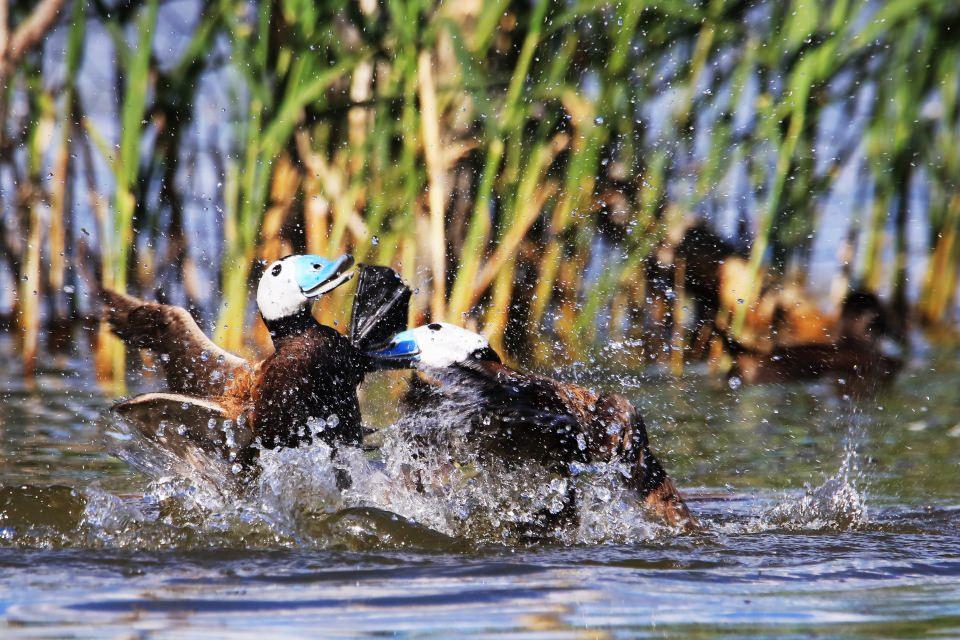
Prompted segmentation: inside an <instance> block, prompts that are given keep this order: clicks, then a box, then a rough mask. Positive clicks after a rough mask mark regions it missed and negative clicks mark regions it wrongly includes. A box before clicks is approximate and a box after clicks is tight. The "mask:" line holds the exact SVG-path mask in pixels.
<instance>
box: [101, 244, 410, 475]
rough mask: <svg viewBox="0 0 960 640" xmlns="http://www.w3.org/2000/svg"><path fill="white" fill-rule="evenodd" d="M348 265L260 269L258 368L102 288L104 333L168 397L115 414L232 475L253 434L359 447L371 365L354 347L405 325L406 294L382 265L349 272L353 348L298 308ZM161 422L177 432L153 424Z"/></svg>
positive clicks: (182, 324) (180, 321) (146, 399)
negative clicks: (133, 355)
mask: <svg viewBox="0 0 960 640" xmlns="http://www.w3.org/2000/svg"><path fill="white" fill-rule="evenodd" d="M351 267H352V259H351V258H350V257H349V256H341V257H340V258H337V259H335V260H332V261H331V260H327V259H325V258H322V257H320V256H312V255H299V256H290V257H287V258H284V259H282V260H278V261H276V262H274V263H272V264H271V265H269V266H268V267H267V269H266V270H265V271H264V274H263V276H262V277H261V280H260V284H259V286H258V290H257V304H258V307H259V309H260V312H261V315H262V317H263V320H264V323H265V324H266V326H267V329H268V330H269V332H270V335H271V338H272V340H273V344H274V348H275V351H274V353H272V354H271V355H270V356H268V357H267V358H266V359H264V360H263V361H262V362H260V363H251V362H248V361H246V360H244V359H242V358H239V357H237V356H235V355H233V354H229V353H226V352H224V351H223V350H222V349H220V348H219V347H217V346H216V345H215V344H213V343H212V342H211V341H210V340H209V338H207V337H206V336H205V335H204V334H203V333H202V331H200V329H199V328H198V327H197V326H196V323H195V322H194V321H193V319H192V318H191V317H190V315H189V313H187V311H186V310H184V309H181V308H179V307H173V306H170V305H161V304H158V303H152V302H145V301H143V300H139V299H136V298H133V297H131V296H125V295H122V294H117V293H115V292H111V291H104V294H103V295H104V299H105V301H106V317H107V320H108V322H109V323H110V326H111V328H112V329H113V330H114V332H116V333H117V334H118V335H119V336H120V337H121V338H123V339H124V340H125V341H126V342H127V343H128V344H130V345H131V346H137V347H141V348H147V349H150V350H151V351H153V352H154V353H155V354H156V355H157V356H158V358H159V360H160V362H161V364H162V365H163V368H164V372H165V374H166V379H167V384H168V387H169V388H170V391H171V393H150V394H144V395H141V396H138V397H136V398H133V399H131V400H128V401H126V402H122V403H120V404H118V405H117V406H116V407H115V409H116V411H117V412H118V413H119V414H120V415H121V416H123V417H124V418H126V419H127V420H129V421H130V422H132V423H133V424H134V425H135V426H136V427H137V428H138V429H139V430H140V431H141V432H142V433H143V434H144V435H146V436H147V437H148V438H150V439H152V440H155V441H161V440H162V444H163V445H164V446H165V447H166V448H168V449H170V448H175V449H178V451H177V454H178V455H181V457H183V456H184V455H188V454H187V453H186V451H187V449H190V448H192V447H200V448H201V449H202V450H204V451H205V452H206V453H210V454H213V455H214V456H216V457H218V458H221V459H228V460H233V461H236V462H238V463H239V464H241V466H242V467H244V468H249V467H250V466H251V465H252V463H253V461H254V460H255V459H256V452H257V449H256V448H255V447H253V444H254V442H255V441H256V440H258V439H259V442H260V444H261V445H262V446H263V447H265V448H268V449H272V448H278V447H296V446H299V445H300V444H304V443H307V442H311V441H312V440H313V439H314V438H318V439H320V440H322V441H324V442H326V443H327V444H329V445H331V446H333V447H335V446H337V445H339V444H347V445H359V444H360V443H361V441H362V439H363V428H362V426H361V418H360V407H359V400H358V398H357V386H358V385H359V384H360V382H361V381H362V380H363V377H364V375H366V373H368V372H369V371H371V370H373V369H374V368H376V367H375V363H373V361H372V360H371V359H369V358H367V357H366V356H365V355H364V354H363V352H362V351H361V349H360V347H363V346H364V345H367V344H369V343H368V342H367V340H368V338H369V336H370V335H374V336H375V335H378V333H383V332H393V331H397V330H398V329H400V328H402V327H403V326H405V321H406V304H407V302H408V301H409V296H410V291H409V289H408V288H407V287H406V286H405V285H404V284H403V283H402V282H401V281H400V279H399V276H397V275H396V273H395V272H393V271H392V270H391V269H387V268H384V267H364V268H363V269H362V270H361V277H360V282H359V285H358V294H357V298H356V300H355V305H354V306H355V318H354V320H353V325H352V328H354V327H355V330H354V331H353V332H352V336H351V338H352V340H354V341H356V345H359V347H358V346H356V345H355V344H354V342H353V341H351V339H348V338H347V337H345V336H343V335H341V334H340V333H339V332H337V331H336V330H334V329H333V328H331V327H327V326H325V325H322V324H320V323H319V322H317V321H316V320H315V319H314V318H313V316H312V315H311V311H310V303H311V302H312V300H313V299H315V298H316V297H319V296H320V295H323V294H324V293H326V292H328V291H330V290H332V289H334V288H336V287H338V286H340V285H341V284H343V283H344V282H346V280H347V279H349V277H350V275H351V274H350V273H349V270H350V268H351ZM378 303H379V304H378ZM401 317H402V320H400V318H401ZM382 323H385V324H387V325H388V326H386V327H384V326H382ZM211 420H213V422H211ZM225 421H226V422H225ZM164 423H167V424H171V425H176V427H177V428H176V429H175V430H171V429H163V425H164ZM212 424H224V425H225V428H223V429H213V428H210V425H212Z"/></svg>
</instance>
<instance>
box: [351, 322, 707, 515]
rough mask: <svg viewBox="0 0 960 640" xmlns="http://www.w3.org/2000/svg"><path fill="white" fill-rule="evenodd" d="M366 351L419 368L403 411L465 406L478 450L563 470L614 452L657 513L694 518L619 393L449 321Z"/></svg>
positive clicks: (637, 417)
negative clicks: (525, 359)
mask: <svg viewBox="0 0 960 640" xmlns="http://www.w3.org/2000/svg"><path fill="white" fill-rule="evenodd" d="M370 355H371V357H373V358H375V359H378V360H381V361H383V362H384V366H389V365H391V364H392V365H393V366H397V367H407V366H410V367H413V368H416V369H417V370H418V371H419V373H420V375H419V376H414V378H413V380H412V382H411V386H410V390H409V391H408V393H407V394H406V396H405V397H404V400H403V404H404V408H405V409H406V411H408V412H412V411H424V410H427V409H438V408H442V407H443V406H450V407H451V408H452V409H453V410H454V411H456V412H458V413H463V412H466V413H467V414H468V416H470V417H469V418H468V419H469V423H470V436H471V437H472V438H475V439H477V441H478V444H479V446H480V449H481V450H482V451H486V452H488V453H489V454H492V455H494V456H496V457H497V458H499V459H502V460H505V461H507V462H510V461H528V460H529V461H535V462H537V463H539V464H542V465H543V466H545V467H547V468H549V469H551V470H553V471H555V472H557V473H560V474H562V475H568V474H569V465H570V463H575V462H580V463H591V462H610V461H613V460H615V459H619V460H620V461H622V462H625V463H627V464H628V465H629V466H630V469H631V473H630V476H629V480H628V482H629V484H630V486H631V488H633V489H635V490H636V491H637V492H638V493H639V494H640V496H641V497H642V498H643V499H644V501H645V503H646V505H647V506H648V507H649V508H650V509H651V511H652V512H653V513H655V514H656V515H657V516H659V517H661V518H662V519H663V520H664V521H666V522H668V523H670V524H681V523H692V522H693V519H692V517H691V515H690V512H689V510H688V509H687V506H686V504H685V503H684V501H683V498H681V496H680V494H679V492H678V491H677V489H676V487H675V486H674V483H673V481H672V480H671V479H670V477H669V476H668V475H667V473H666V472H665V471H664V469H663V467H662V466H661V465H660V462H659V461H658V460H657V458H656V457H655V456H654V455H653V453H652V452H651V450H650V447H649V441H648V438H647V430H646V426H645V425H644V423H643V418H642V417H641V415H640V413H639V412H638V411H637V410H636V409H635V408H634V407H633V406H632V405H631V404H630V402H629V401H628V400H627V399H626V398H624V397H623V396H621V395H618V394H611V393H600V394H597V393H594V392H593V391H590V390H588V389H585V388H583V387H580V386H577V385H574V384H571V383H566V382H559V381H557V380H553V379H551V378H548V377H545V376H539V375H533V374H527V373H521V372H519V371H516V370H515V369H511V368H510V367H508V366H506V365H504V364H503V363H502V362H501V360H500V357H499V356H498V355H497V353H496V352H495V351H494V350H493V349H492V348H491V347H490V344H489V343H488V342H487V340H486V338H484V337H483V336H481V335H479V334H476V333H474V332H472V331H468V330H466V329H463V328H461V327H457V326H454V325H450V324H446V323H432V324H429V325H426V326H422V327H417V328H415V329H410V330H407V331H403V332H401V333H399V334H397V335H396V336H394V338H393V339H392V340H391V342H390V343H389V344H388V345H387V346H385V347H383V348H381V349H377V350H374V351H373V352H371V354H370Z"/></svg>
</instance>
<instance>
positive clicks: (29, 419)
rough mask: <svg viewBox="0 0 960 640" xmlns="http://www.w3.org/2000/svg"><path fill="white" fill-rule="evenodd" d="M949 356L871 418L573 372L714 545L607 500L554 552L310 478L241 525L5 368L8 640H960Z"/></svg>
mask: <svg viewBox="0 0 960 640" xmlns="http://www.w3.org/2000/svg"><path fill="white" fill-rule="evenodd" d="M935 356H936V357H929V358H924V359H921V360H917V361H914V362H912V363H911V365H910V367H909V369H908V371H907V372H906V373H905V374H904V375H903V376H902V377H901V379H900V380H899V381H898V382H897V383H896V384H895V385H894V386H893V387H891V388H889V389H886V390H884V391H883V392H882V393H880V394H879V395H878V396H877V397H876V398H874V399H872V400H869V401H862V402H856V403H855V402H852V401H849V400H846V399H844V398H843V397H842V395H841V394H839V393H838V392H837V390H836V389H835V388H834V387H833V386H832V385H828V384H823V385H784V386H769V387H754V388H740V389H730V388H729V387H727V386H726V385H723V384H720V383H718V382H716V381H713V380H712V379H710V378H709V377H705V376H704V375H700V374H697V373H692V374H690V375H688V376H687V377H685V378H684V379H682V380H679V381H677V380H673V379H666V378H659V377H657V376H656V375H652V374H648V375H647V376H646V377H644V376H640V375H627V376H622V375H614V374H612V373H607V374H601V373H599V372H596V371H590V370H589V368H587V367H578V368H576V369H575V370H571V371H568V372H566V374H567V375H569V376H571V377H575V378H577V379H579V380H581V381H590V382H591V383H592V384H593V385H594V386H606V387H608V388H619V389H621V390H623V391H625V392H626V393H627V394H628V395H629V396H630V397H631V399H632V400H633V401H634V402H636V403H637V405H638V406H640V407H642V409H643V412H644V414H645V416H646V417H647V422H648V425H649V427H650V430H651V438H652V440H653V442H654V444H655V446H656V449H657V450H658V452H659V453H660V454H661V456H662V458H663V459H664V460H665V462H666V465H667V468H668V469H669V470H670V471H671V473H672V474H673V475H674V476H675V477H676V479H677V481H678V484H679V485H680V486H681V487H682V488H683V489H684V490H685V491H686V492H687V494H688V495H689V497H690V504H691V507H692V509H693V510H694V511H695V512H696V513H697V514H698V515H699V516H700V518H701V520H702V521H703V523H704V528H703V531H701V532H698V533H681V532H676V531H670V530H666V529H664V528H661V527H657V526H655V525H652V524H649V523H644V522H643V520H642V518H640V519H634V518H633V517H631V516H630V515H629V513H628V512H625V511H624V509H625V508H624V507H623V505H622V504H620V503H619V502H618V498H617V496H613V497H612V498H611V497H609V496H606V494H602V492H600V491H599V490H598V492H597V494H596V495H598V496H601V498H605V499H606V500H607V501H606V502H602V500H601V501H600V502H597V505H598V507H597V508H598V509H599V513H600V515H601V517H598V518H597V522H593V523H588V524H586V525H584V529H583V531H579V532H575V533H573V534H571V535H572V537H567V538H564V539H558V540H552V541H542V542H539V543H532V542H529V541H526V542H524V541H517V540H515V539H506V538H504V539H503V540H499V539H498V537H497V535H496V534H495V532H494V533H493V534H491V530H490V529H489V526H490V525H489V522H487V523H486V525H485V526H487V528H486V529H485V528H483V527H480V526H479V525H478V526H474V527H471V526H467V525H469V524H471V523H470V522H469V521H470V519H471V518H475V517H476V516H475V515H474V514H473V512H471V504H472V503H471V502H470V501H471V500H476V499H477V495H478V494H477V493H476V492H474V493H469V494H463V495H461V494H457V495H456V496H453V495H445V496H444V497H443V498H442V499H441V498H438V499H436V500H434V501H433V502H430V501H425V502H418V503H416V504H414V503H412V502H410V500H409V496H406V495H405V494H403V493H402V492H396V493H392V494H391V493H390V492H389V491H383V490H382V489H383V487H382V485H377V484H376V483H374V481H373V480H371V481H370V483H368V484H364V483H360V484H361V488H362V489H363V490H364V491H368V492H369V500H368V501H367V502H365V501H364V499H363V497H364V496H362V495H359V496H355V497H354V498H353V499H352V502H349V504H348V503H344V504H342V505H341V504H339V503H338V502H336V500H338V498H336V497H329V496H327V497H322V498H319V499H318V498H317V497H316V496H317V495H318V492H319V493H322V491H325V489H324V488H323V486H320V484H322V483H319V481H318V483H319V484H318V487H319V488H317V487H315V486H313V485H310V482H311V478H310V477H309V470H310V469H311V466H310V465H311V464H314V463H313V462H312V459H310V458H309V456H307V457H301V458H300V459H297V460H292V459H283V460H277V461H275V462H276V465H277V467H276V470H277V471H278V472H279V475H278V478H279V479H283V478H284V476H290V478H292V479H290V478H288V480H289V482H290V483H295V486H296V488H297V491H294V492H292V493H293V495H292V496H291V495H290V493H291V492H290V491H288V488H289V486H290V485H287V484H282V483H281V484H278V485H277V486H278V487H280V488H282V489H283V496H285V497H286V498H289V499H288V500H286V501H285V502H283V504H282V505H279V506H278V505H277V504H274V505H273V508H275V509H276V510H274V511H270V518H272V520H271V519H270V518H267V517H266V516H264V514H263V513H260V512H257V510H256V509H252V510H230V509H227V508H226V507H222V508H221V507H218V506H217V503H216V502H215V501H214V502H210V498H209V497H204V495H202V492H200V493H197V494H196V495H193V494H190V492H191V489H190V487H189V486H186V485H184V484H183V483H182V482H180V481H178V480H177V479H176V478H174V477H168V478H160V479H159V481H158V477H157V476H148V475H145V474H144V473H143V472H140V471H135V470H133V469H131V468H130V467H129V465H127V464H126V463H124V462H123V461H121V460H119V459H118V458H116V457H115V456H114V455H113V454H112V451H114V450H115V448H116V442H115V436H116V433H115V432H116V424H115V423H114V422H113V421H112V420H110V419H108V418H105V416H106V415H107V408H108V406H109V404H110V402H111V399H110V398H108V397H105V396H104V395H103V394H102V393H101V392H100V390H99V389H98V388H97V386H96V385H95V384H94V383H93V382H92V380H91V379H90V376H89V364H88V362H87V361H86V360H85V359H83V358H75V359H71V358H64V359H60V360H51V361H49V362H47V363H45V366H44V368H43V370H42V372H41V375H40V377H39V379H38V380H37V382H36V384H35V385H33V386H26V385H24V383H23V382H21V381H20V380H19V378H18V375H17V371H18V367H17V365H16V361H15V359H14V357H13V356H12V355H10V354H9V351H4V352H3V355H2V356H0V364H2V365H3V369H2V371H4V372H5V374H3V375H6V376H7V377H6V378H5V379H2V380H0V385H2V387H0V388H2V389H3V396H2V401H0V616H2V620H3V622H0V624H2V625H5V626H2V627H0V634H2V635H3V636H4V637H64V636H67V637H93V638H103V637H129V635H130V632H131V630H134V631H136V632H139V633H140V634H142V635H144V636H147V637H154V636H155V637H184V636H196V635H201V634H208V635H211V636H212V637H222V636H230V637H237V638H246V637H250V638H263V637H303V636H304V635H308V634H309V635H328V636H343V637H356V636H367V635H369V636H382V635H401V636H405V635H413V636H433V637H463V636H466V635H474V636H483V637H493V636H497V637H501V636H503V635H514V634H515V635H518V636H522V637H525V638H568V637H597V636H600V637H603V636H612V637H636V636H663V635H676V634H698V635H703V636H742V635H746V634H755V635H766V636H777V637H784V636H787V637H789V636H797V637H809V636H811V635H824V636H836V635H848V636H862V637H884V636H886V637H902V636H904V635H936V636H941V637H947V636H956V635H958V634H960V533H958V524H960V468H958V465H957V462H956V461H957V459H958V455H960V404H958V401H957V397H958V396H957V393H956V390H957V389H958V388H960V369H958V367H957V366H956V363H955V362H956V357H955V355H953V354H940V355H937V354H935ZM148 384H149V383H148ZM370 386H371V388H370V389H368V396H371V395H372V396H376V395H378V390H377V387H378V385H377V384H376V383H374V384H372V385H370ZM381 395H382V394H381ZM368 400H369V398H368ZM388 404H389V400H388V399H385V398H383V397H380V398H379V399H377V401H376V402H370V403H369V406H370V407H373V410H375V411H377V412H380V410H381V409H380V408H381V407H383V406H385V405H388ZM381 422H383V420H381ZM110 433H114V436H111V435H109V434H110ZM373 457H374V458H375V456H373ZM368 458H369V457H368ZM362 464H369V465H373V466H370V467H369V469H371V470H372V471H371V474H373V475H376V474H377V473H379V472H377V471H376V469H378V467H377V466H376V464H378V463H377V461H376V460H372V461H371V460H369V459H368V460H366V461H363V462H362ZM298 465H299V466H298ZM364 468H367V467H364ZM304 473H307V474H308V475H307V476H306V477H305V476H303V475H300V476H298V475H297V474H304ZM278 481H279V480H278ZM474 482H475V480H474ZM306 485H310V486H306ZM378 491H379V492H380V493H377V492H378ZM375 493H376V496H375V495H374V494H375ZM283 496H281V497H283ZM464 496H466V498H464ZM301 498H302V499H303V503H302V504H301V503H299V502H298V501H299V500H300V499H301ZM274 499H276V500H279V498H278V497H277V496H274ZM461 499H462V500H461ZM205 500H206V502H204V501H205ZM317 500H320V501H321V502H322V501H323V500H328V501H332V502H326V503H323V504H326V505H327V506H329V505H335V506H336V508H320V507H318V503H317ZM390 500H395V501H396V504H395V507H396V508H395V509H394V510H393V511H391V510H390V509H386V508H385V507H387V506H390ZM443 500H446V502H443ZM458 500H460V501H459V502H458ZM598 500H600V498H598ZM311 501H313V502H311ZM601 502H602V504H601ZM187 504H189V505H192V506H190V508H187V506H184V505H187ZM198 504H200V505H205V507H204V508H200V507H198V506H197V505H198ZM341 507H342V508H341ZM284 510H289V511H284ZM227 511H230V512H229V513H227ZM397 513H400V514H402V515H406V516H407V517H406V518H403V517H400V516H398V515H396V514H397ZM284 514H286V515H288V516H289V515H290V514H294V515H295V517H293V516H291V517H292V519H290V520H289V521H288V520H287V519H285V517H284ZM458 517H462V518H463V519H464V520H465V521H467V525H464V526H463V527H462V528H461V527H460V526H459V525H458V523H457V518H458ZM485 517H487V518H489V517H490V514H489V513H488V514H486V516H485ZM504 517H506V516H504ZM268 521H269V522H268ZM472 524H476V523H472ZM478 532H483V533H478ZM577 536H579V538H578V537H577Z"/></svg>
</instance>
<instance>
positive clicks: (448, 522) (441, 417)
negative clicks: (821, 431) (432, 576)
mask: <svg viewBox="0 0 960 640" xmlns="http://www.w3.org/2000/svg"><path fill="white" fill-rule="evenodd" d="M467 423H468V421H467V420H466V418H465V414H464V413H463V412H461V411H458V410H456V409H450V408H444V409H442V410H438V411H434V412H425V413H420V414H417V415H412V416H407V417H405V418H403V419H401V420H400V421H398V422H397V423H396V424H394V425H391V426H390V427H387V428H385V429H383V430H381V431H380V437H381V439H382V443H381V446H380V448H379V452H380V455H379V456H370V455H367V454H365V453H364V452H362V451H361V450H360V449H356V448H349V447H348V448H342V449H339V450H337V451H332V450H331V449H330V447H328V446H327V445H325V444H323V443H320V442H317V443H315V444H312V445H307V446H302V447H300V448H297V449H280V450H262V451H261V452H260V456H259V459H258V464H259V473H258V474H257V475H256V477H255V480H253V481H252V482H251V483H250V484H249V485H247V486H241V485H240V484H239V483H238V482H237V481H236V477H235V476H234V475H233V474H232V473H231V470H230V469H229V468H227V465H226V464H225V463H223V462H220V461H217V460H213V459H211V458H209V457H208V456H206V455H204V454H203V453H201V452H191V455H190V456H189V459H187V460H184V459H181V458H178V457H177V456H175V455H173V454H171V453H169V452H167V451H166V450H164V449H163V448H162V447H160V446H158V445H156V444H154V443H151V442H144V441H143V440H142V438H139V437H138V436H137V435H135V434H134V433H131V431H132V430H131V429H129V428H128V427H127V426H126V425H123V426H122V428H121V429H120V431H119V432H114V433H113V435H114V437H115V438H116V439H117V440H118V441H120V442H122V446H121V447H119V450H118V452H117V453H118V455H119V456H120V457H121V458H123V459H124V460H125V461H127V462H128V463H130V464H131V465H133V466H134V467H136V468H138V469H140V470H141V471H144V472H145V473H146V474H147V475H148V476H149V477H150V478H151V479H152V480H151V482H150V484H149V486H148V487H147V489H146V491H145V493H144V496H143V497H142V498H141V499H140V500H139V501H136V500H134V501H131V500H125V499H121V498H119V497H117V496H112V495H110V494H109V493H108V492H106V491H104V490H103V489H101V488H99V487H96V486H94V487H91V488H90V489H88V490H87V495H86V497H87V504H86V507H85V515H84V521H85V524H86V527H87V529H88V531H90V532H91V535H94V536H99V538H100V541H101V542H102V543H105V544H106V543H114V544H121V543H123V541H124V540H126V539H130V540H132V539H133V538H135V537H136V529H137V527H138V526H145V527H154V528H157V527H161V528H163V527H168V528H169V527H176V526H179V527H185V528H187V529H189V530H191V531H192V532H194V533H196V534H197V535H202V534H203V532H207V533H211V534H214V535H220V536H222V535H227V536H228V537H229V534H230V533H233V534H236V535H238V536H240V537H243V538H244V539H246V540H247V542H249V541H250V540H251V539H253V540H256V539H261V538H262V539H265V540H269V541H271V542H281V543H284V542H285V543H289V544H290V545H293V546H324V545H326V544H327V543H328V542H330V541H329V540H324V539H322V537H321V538H318V537H317V535H318V533H319V534H323V533H329V531H328V530H327V529H325V528H324V527H323V526H322V523H323V522H324V521H325V520H329V519H331V518H336V517H338V516H339V515H340V514H342V513H343V512H344V511H349V512H351V513H352V514H353V522H354V523H356V519H357V517H356V514H357V511H356V510H357V509H361V510H371V511H368V512H364V513H367V514H369V513H376V514H381V515H382V514H383V513H387V514H390V515H391V516H392V517H393V518H394V521H395V522H396V523H398V524H397V526H401V523H402V524H403V525H404V526H405V525H411V526H416V527H419V528H421V529H423V530H425V531H429V532H430V533H431V534H437V535H441V536H446V537H450V538H455V539H463V540H468V541H472V542H474V543H500V544H517V543H524V542H530V541H534V540H536V541H543V540H553V541H554V542H559V543H561V544H584V543H599V542H623V541H632V540H647V539H652V538H654V537H657V536H661V535H667V534H668V533H671V532H673V529H671V528H669V527H666V526H664V525H659V524H655V523H653V522H651V521H650V520H648V519H647V517H646V514H645V512H644V510H643V507H642V505H641V504H640V503H639V501H638V499H637V496H636V495H635V494H634V493H633V492H632V491H630V490H628V489H626V488H625V487H624V486H623V485H624V483H623V477H624V475H625V473H626V468H625V467H624V466H623V465H620V464H618V463H616V462H611V463H606V464H592V465H575V466H574V467H572V468H571V472H572V473H571V475H570V476H569V477H566V476H560V475H558V474H556V473H554V472H551V471H550V470H548V469H546V468H544V467H542V466H540V465H537V464H534V463H526V464H511V465H509V466H507V465H504V464H503V463H502V462H500V461H498V460H492V459H490V457H489V456H484V455H482V453H481V452H480V451H479V450H478V449H477V447H476V446H475V445H474V444H473V443H471V441H470V439H469V438H468V437H467V430H466V428H465V427H464V425H465V424H467ZM424 443H428V444H429V446H423V445H424ZM344 478H348V479H349V480H348V481H347V482H345V483H343V482H342V480H343V479H344ZM344 485H346V487H345V488H341V487H342V486H344ZM179 537H180V538H182V537H183V536H179ZM188 537H189V536H188ZM340 541H342V540H340Z"/></svg>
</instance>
